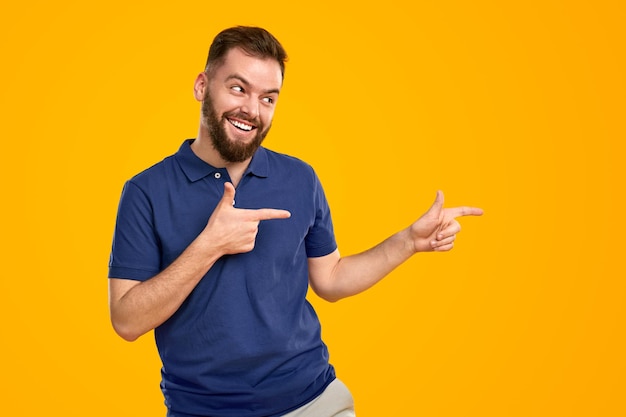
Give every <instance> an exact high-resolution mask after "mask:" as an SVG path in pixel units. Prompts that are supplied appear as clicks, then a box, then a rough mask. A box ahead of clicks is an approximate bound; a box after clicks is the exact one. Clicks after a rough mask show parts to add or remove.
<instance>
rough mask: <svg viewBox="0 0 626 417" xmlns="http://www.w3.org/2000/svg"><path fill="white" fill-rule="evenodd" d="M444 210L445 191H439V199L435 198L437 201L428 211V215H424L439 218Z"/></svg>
mask: <svg viewBox="0 0 626 417" xmlns="http://www.w3.org/2000/svg"><path fill="white" fill-rule="evenodd" d="M442 209H443V191H441V190H439V191H437V197H435V201H434V202H433V205H432V206H430V208H429V209H428V211H427V212H426V213H424V215H426V216H428V215H431V216H439V213H440V212H441V210H442Z"/></svg>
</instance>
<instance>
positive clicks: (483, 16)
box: [0, 0, 626, 417]
mask: <svg viewBox="0 0 626 417" xmlns="http://www.w3.org/2000/svg"><path fill="white" fill-rule="evenodd" d="M157 3H158V4H157ZM625 21H626V15H625V8H624V6H623V3H622V2H619V1H607V0H599V1H585V2H581V1H566V0H562V1H558V0H530V1H525V2H505V1H502V2H499V1H445V2H440V1H415V2H410V1H400V0H387V1H379V2H368V1H359V2H357V1H354V2H351V3H342V2H340V1H328V0H322V1H317V2H305V3H298V2H293V1H273V2H260V1H248V0H241V1H237V2H219V4H212V2H206V1H204V2H193V1H186V0H181V1H175V2H156V3H155V2H149V1H136V2H129V1H118V0H113V1H106V2H105V1H95V2H83V1H69V0H60V1H55V2H44V1H30V2H15V4H14V5H3V6H2V12H0V35H1V37H2V47H1V48H2V49H1V51H2V55H1V59H2V65H1V67H0V75H1V78H0V79H1V82H2V88H1V90H0V110H1V114H2V123H0V132H1V133H0V134H1V137H2V147H1V149H2V150H1V152H0V154H1V157H0V158H1V159H0V167H1V168H0V169H1V170H2V171H1V173H0V174H1V178H2V180H1V181H2V184H1V186H2V209H1V222H2V224H1V230H2V232H1V236H2V239H1V245H2V248H1V251H0V253H1V254H2V278H1V279H0V294H1V296H2V302H1V303H0V320H1V323H0V324H1V333H0V338H1V342H0V360H1V361H2V368H1V369H2V370H1V372H0V375H1V377H0V380H1V382H0V384H1V386H0V392H1V393H2V394H1V395H2V406H1V410H2V411H0V413H1V414H2V415H7V416H47V415H63V416H163V415H164V407H163V405H162V397H161V393H160V391H159V388H158V384H159V378H160V376H159V368H160V365H159V360H158V356H157V354H156V349H155V347H154V342H153V339H152V336H151V335H146V336H144V337H142V338H141V339H140V340H138V341H137V342H135V343H127V342H124V341H122V339H120V338H118V337H117V336H116V335H115V334H114V332H113V330H112V328H111V326H110V324H109V321H108V310H107V279H106V274H107V262H108V255H109V249H110V244H111V237H112V232H113V225H114V218H115V213H116V210H117V203H118V199H119V195H120V191H121V188H122V185H123V182H124V181H125V180H126V179H128V178H129V177H130V176H132V175H133V174H135V173H137V172H139V171H140V170H142V169H144V168H146V167H148V166H149V165H151V164H153V163H155V162H157V161H159V160H160V159H162V158H163V157H165V156H167V155H170V154H172V153H174V152H175V151H176V150H177V149H178V146H179V145H180V143H181V141H182V140H183V139H185V138H188V137H194V136H195V134H196V129H197V120H198V113H199V106H198V103H196V102H195V101H194V99H193V96H192V84H193V81H194V78H195V76H196V75H197V73H198V72H199V71H201V70H202V67H203V65H204V61H205V58H206V51H207V49H208V46H209V44H210V41H211V39H212V38H213V36H214V35H215V34H216V33H217V32H218V31H219V30H221V29H223V28H225V27H228V26H231V25H235V24H247V25H260V26H264V27H266V28H267V29H269V30H270V31H271V32H273V33H274V34H275V35H276V36H277V37H278V38H279V39H280V40H281V42H282V43H283V45H284V46H285V47H286V49H287V52H288V53H289V55H290V61H289V63H288V67H287V73H286V80H285V85H284V90H283V93H282V94H281V99H280V100H279V105H278V109H277V113H276V116H275V122H274V127H273V130H272V132H271V133H270V135H269V136H268V139H267V140H266V145H267V146H268V147H270V148H272V149H274V150H277V151H281V152H285V153H289V154H293V155H295V156H298V157H300V158H302V159H304V160H306V161H308V162H309V163H311V164H312V165H313V166H314V167H315V168H316V170H317V172H318V174H319V176H320V177H321V179H322V182H323V183H324V185H325V189H326V192H327V196H328V199H329V201H330V203H331V207H332V210H333V215H334V221H335V226H336V232H337V238H338V241H339V244H340V249H341V251H342V253H343V254H349V253H353V252H355V251H360V250H363V249H366V248H368V247H369V246H371V245H373V244H375V243H377V242H378V241H380V240H382V239H383V238H385V237H386V236H388V235H389V234H391V233H393V232H395V231H396V230H398V229H400V228H402V227H404V226H406V225H408V224H409V223H411V222H412V221H413V220H414V219H416V218H417V217H418V216H419V215H420V214H421V213H422V212H423V211H425V210H426V209H427V208H428V207H429V206H430V204H431V202H432V200H433V199H434V197H435V192H436V190H437V189H442V190H444V192H445V193H446V198H447V204H448V205H449V206H452V205H461V204H463V205H476V206H480V207H482V208H484V210H485V215H484V216H483V217H482V218H467V219H464V220H463V221H462V222H463V228H464V229H463V232H462V233H461V234H460V235H459V239H458V244H457V247H456V248H455V250H454V251H452V252H450V253H447V254H424V255H418V256H416V257H415V258H414V259H412V260H410V261H409V262H408V263H406V264H405V265H403V266H402V267H400V268H399V269H397V270H396V271H395V272H394V273H393V274H392V275H391V276H390V277H388V278H387V279H386V280H385V281H383V282H382V283H381V284H379V285H378V286H376V287H374V288H373V289H371V290H370V291H368V292H366V293H364V294H361V295H359V296H356V297H353V298H350V299H347V300H344V301H341V302H339V303H336V304H328V303H324V302H321V301H320V300H318V299H317V298H315V297H314V296H311V300H312V302H313V303H314V304H315V306H316V308H317V310H318V312H319V315H320V317H321V320H322V323H323V336H324V338H325V340H326V342H327V344H328V345H329V347H330V351H331V360H332V362H333V363H334V364H335V366H336V368H337V371H338V374H339V376H340V377H341V378H342V379H343V380H344V381H345V382H346V383H347V384H348V385H349V387H350V388H351V390H352V391H353V394H354V396H355V399H356V403H357V411H358V415H359V417H371V416H392V415H393V416H395V415H407V416H622V415H626V395H625V394H626V393H625V388H626V383H625V379H624V378H625V376H624V374H625V372H626V359H625V356H626V343H625V337H624V326H625V319H626V308H625V301H626V284H625V277H626V274H625V273H624V261H623V258H624V255H623V252H624V244H623V237H624V235H625V232H626V230H625V229H626V228H625V227H624V216H623V210H624V197H623V191H624V179H625V177H626V176H625V169H624V165H625V161H624V141H625V140H626V129H625V122H624V118H625V109H626V106H625V97H626V86H625V81H626V76H625V74H626V72H625V71H626V64H625V50H624V49H625V48H624V47H625V45H624V40H625V32H626V30H625V29H624V26H625V24H624V22H625Z"/></svg>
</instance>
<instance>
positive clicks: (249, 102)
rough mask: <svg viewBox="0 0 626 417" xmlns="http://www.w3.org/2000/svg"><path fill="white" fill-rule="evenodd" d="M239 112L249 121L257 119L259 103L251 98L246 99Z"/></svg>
mask: <svg viewBox="0 0 626 417" xmlns="http://www.w3.org/2000/svg"><path fill="white" fill-rule="evenodd" d="M241 112H242V113H244V114H246V115H247V116H248V117H250V118H251V119H256V118H257V117H259V101H258V100H257V99H256V98H255V97H253V96H249V97H246V99H245V100H244V102H243V104H242V106H241Z"/></svg>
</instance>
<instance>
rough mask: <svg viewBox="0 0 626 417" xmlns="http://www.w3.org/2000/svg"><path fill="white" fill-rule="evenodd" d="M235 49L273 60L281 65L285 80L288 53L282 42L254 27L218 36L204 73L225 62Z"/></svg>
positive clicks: (230, 31)
mask: <svg viewBox="0 0 626 417" xmlns="http://www.w3.org/2000/svg"><path fill="white" fill-rule="evenodd" d="M233 48H241V49H242V50H243V51H244V52H245V53H247V54H248V55H251V56H254V57H258V58H271V59H274V60H276V62H278V64H279V65H280V72H281V75H282V77H283V78H285V62H286V61H287V53H286V52H285V49H284V48H283V47H282V45H281V44H280V42H278V40H277V39H276V38H275V37H274V36H273V35H272V34H271V33H269V32H268V31H267V30H265V29H263V28H259V27H252V26H235V27H232V28H229V29H224V30H223V31H221V32H220V33H218V34H217V36H216V37H215V39H213V43H212V44H211V47H210V48H209V56H208V58H207V61H206V65H205V68H204V71H205V72H207V73H210V72H211V71H212V70H214V69H215V68H216V67H218V66H220V65H221V64H222V63H223V62H224V57H225V56H226V54H227V53H228V51H230V50H231V49H233Z"/></svg>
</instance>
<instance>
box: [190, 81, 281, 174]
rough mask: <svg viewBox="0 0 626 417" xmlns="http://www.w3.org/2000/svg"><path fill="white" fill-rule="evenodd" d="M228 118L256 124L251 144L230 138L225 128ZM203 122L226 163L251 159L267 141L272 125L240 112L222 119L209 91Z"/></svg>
mask: <svg viewBox="0 0 626 417" xmlns="http://www.w3.org/2000/svg"><path fill="white" fill-rule="evenodd" d="M228 117H234V118H238V119H241V120H245V121H248V122H251V123H254V124H255V126H256V129H255V130H256V135H255V136H254V138H253V139H252V141H251V142H249V143H241V142H239V141H235V140H231V139H230V138H229V137H228V134H227V133H226V129H225V127H224V126H225V123H230V122H229V121H228V120H227V118H228ZM202 120H203V122H204V124H205V126H206V127H207V129H208V130H209V136H210V137H211V143H212V144H213V147H214V148H215V150H216V151H217V152H218V153H219V154H220V156H221V157H222V159H223V160H224V161H226V162H243V161H245V160H247V159H249V158H251V157H252V155H254V153H255V152H256V150H257V149H259V146H261V143H263V139H265V136H267V133H268V132H269V130H270V127H271V123H270V125H268V126H267V127H265V126H264V125H263V124H262V123H261V121H260V120H259V119H258V118H257V119H250V118H249V117H247V116H246V115H244V114H242V113H239V112H229V113H224V114H222V116H221V117H218V115H217V112H216V111H215V107H214V106H213V100H212V99H211V96H210V95H209V92H208V91H207V92H206V94H205V95H204V99H203V100H202Z"/></svg>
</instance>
